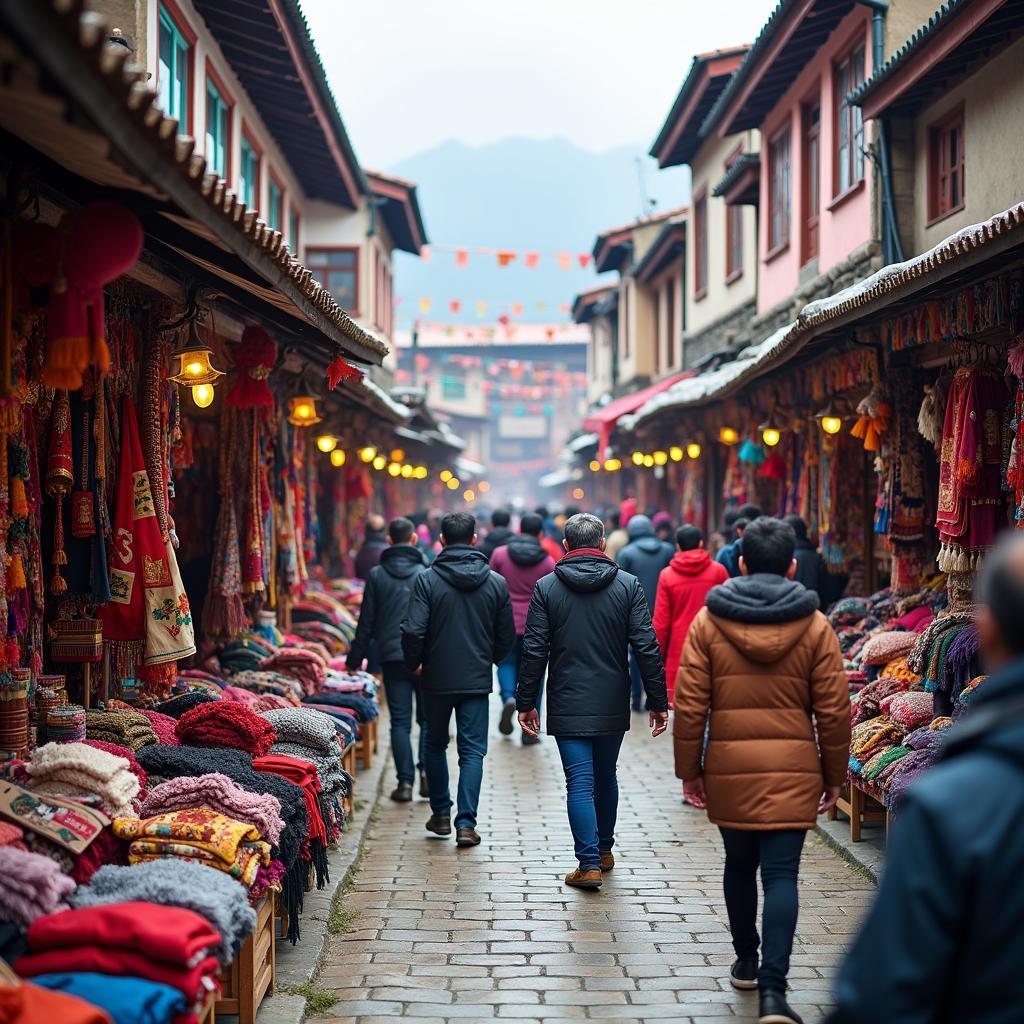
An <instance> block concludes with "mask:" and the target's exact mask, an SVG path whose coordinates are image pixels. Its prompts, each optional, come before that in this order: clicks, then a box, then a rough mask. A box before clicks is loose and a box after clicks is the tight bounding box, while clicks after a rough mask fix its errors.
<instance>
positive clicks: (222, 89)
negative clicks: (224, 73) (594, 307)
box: [203, 57, 235, 181]
mask: <svg viewBox="0 0 1024 1024" xmlns="http://www.w3.org/2000/svg"><path fill="white" fill-rule="evenodd" d="M205 73H206V78H205V81H204V83H203V85H204V88H203V98H204V100H205V99H206V97H207V94H208V90H209V87H210V86H211V85H212V86H213V87H214V89H215V90H216V91H217V94H218V95H219V96H220V99H221V102H222V103H223V104H224V106H225V107H226V108H227V112H228V117H227V137H226V138H225V140H224V173H223V174H222V175H221V178H223V180H224V181H230V180H231V149H232V144H233V142H234V120H235V117H234V114H235V98H234V96H232V94H231V90H230V89H229V88H228V87H227V86H226V85H225V84H224V79H223V78H221V76H220V75H219V74H218V73H217V69H216V68H215V67H214V66H213V63H212V61H211V60H210V58H209V57H207V58H206V68H205ZM207 112H208V111H207ZM205 120H207V119H206V118H204V121H205ZM207 130H209V125H207ZM203 148H204V150H205V148H206V146H205V142H204V146H203ZM205 155H206V165H207V167H208V168H209V166H210V154H209V153H206V154H205ZM214 173H216V172H214Z"/></svg>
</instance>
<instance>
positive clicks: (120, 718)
mask: <svg viewBox="0 0 1024 1024" xmlns="http://www.w3.org/2000/svg"><path fill="white" fill-rule="evenodd" d="M85 734H86V736H88V737H89V739H91V740H106V741H107V742H108V743H117V744H120V745H121V746H122V747H130V748H131V749H132V750H139V749H141V748H142V747H145V746H148V745H149V744H150V743H156V733H155V732H153V727H152V726H151V725H150V724H149V719H148V718H146V716H145V715H143V714H140V713H139V712H138V711H126V710H124V709H123V708H115V709H112V710H110V711H93V710H90V711H86V713H85Z"/></svg>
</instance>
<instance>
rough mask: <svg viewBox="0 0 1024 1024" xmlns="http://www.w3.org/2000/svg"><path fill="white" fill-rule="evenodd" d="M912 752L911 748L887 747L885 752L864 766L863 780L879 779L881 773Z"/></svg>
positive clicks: (882, 751)
mask: <svg viewBox="0 0 1024 1024" xmlns="http://www.w3.org/2000/svg"><path fill="white" fill-rule="evenodd" d="M910 751H911V748H910V747H907V746H898V747H887V748H886V749H885V750H881V751H879V752H878V753H877V754H875V756H874V757H873V758H871V760H870V761H868V763H867V764H866V765H865V766H864V771H863V772H862V773H861V778H863V779H866V780H867V781H868V782H871V781H873V780H874V779H876V778H878V776H879V775H881V773H882V772H883V771H884V770H885V769H886V768H888V767H889V765H891V764H892V763H893V761H898V760H899V759H900V758H901V757H905V756H906V755H907V754H909V753H910Z"/></svg>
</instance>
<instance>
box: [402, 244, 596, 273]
mask: <svg viewBox="0 0 1024 1024" xmlns="http://www.w3.org/2000/svg"><path fill="white" fill-rule="evenodd" d="M434 253H444V254H446V255H449V254H450V255H452V256H454V257H455V266H456V267H458V268H459V269H460V270H464V269H465V268H466V267H468V266H469V260H470V257H471V256H485V257H488V258H493V259H494V260H495V261H496V262H497V264H498V266H499V267H501V268H502V269H504V268H506V267H511V266H512V265H513V264H516V263H519V262H520V261H521V263H522V266H523V267H525V268H526V269H527V270H536V269H537V268H538V267H539V266H540V264H541V261H542V260H545V261H547V260H554V263H555V266H556V267H558V269H559V270H571V269H572V268H573V266H574V265H575V266H578V267H580V268H581V269H583V270H586V268H587V267H589V266H590V264H591V262H592V261H593V256H592V255H591V254H590V253H589V252H568V251H556V252H545V253H542V252H539V251H537V250H532V249H531V250H525V251H523V250H519V249H495V248H491V247H488V246H479V245H429V246H426V247H425V248H424V249H423V251H422V252H421V253H420V259H421V260H423V261H424V262H426V263H429V262H430V260H431V258H432V257H433V255H434Z"/></svg>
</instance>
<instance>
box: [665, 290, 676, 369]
mask: <svg viewBox="0 0 1024 1024" xmlns="http://www.w3.org/2000/svg"><path fill="white" fill-rule="evenodd" d="M665 291H666V292H667V293H668V308H667V309H666V318H667V323H666V325H665V369H666V370H669V371H671V370H673V369H675V365H676V337H675V335H676V275H675V273H670V274H669V275H668V277H667V278H666V279H665Z"/></svg>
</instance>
